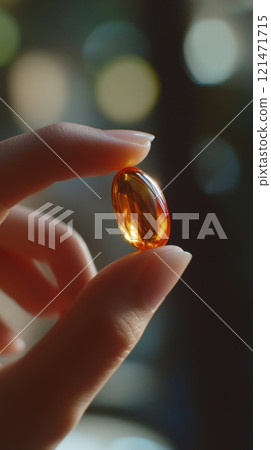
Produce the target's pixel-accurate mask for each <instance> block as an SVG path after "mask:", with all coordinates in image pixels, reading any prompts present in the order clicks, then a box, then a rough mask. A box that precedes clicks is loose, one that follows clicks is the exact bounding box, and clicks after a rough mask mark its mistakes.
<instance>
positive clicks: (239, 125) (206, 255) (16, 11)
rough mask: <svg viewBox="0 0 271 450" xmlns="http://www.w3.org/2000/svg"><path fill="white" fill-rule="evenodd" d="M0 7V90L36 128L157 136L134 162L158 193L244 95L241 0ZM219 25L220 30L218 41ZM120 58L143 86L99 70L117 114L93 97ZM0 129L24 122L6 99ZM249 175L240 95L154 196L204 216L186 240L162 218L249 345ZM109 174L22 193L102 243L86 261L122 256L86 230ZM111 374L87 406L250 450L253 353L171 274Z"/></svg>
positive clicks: (211, 449)
mask: <svg viewBox="0 0 271 450" xmlns="http://www.w3.org/2000/svg"><path fill="white" fill-rule="evenodd" d="M0 8H1V9H0V28H1V23H3V21H4V23H5V26H2V31H1V32H0V49H2V57H1V51H0V65H1V67H0V82H1V85H0V93H1V96H2V97H3V99H4V100H5V101H7V103H8V104H10V105H11V106H12V108H14V110H15V111H17V112H18V113H19V114H20V115H21V116H22V118H23V119H24V120H25V121H26V122H27V123H28V124H29V125H30V126H32V127H33V128H38V127H41V126H43V125H47V124H48V123H52V122H55V121H63V120H67V121H72V122H78V123H84V124H86V125H92V126H95V127H100V128H128V129H129V128H130V129H139V130H143V131H147V132H151V133H153V134H155V135H156V140H155V141H154V142H153V145H152V151H151V153H150V155H149V156H148V158H147V160H146V161H144V162H143V163H142V164H141V168H143V169H144V170H146V171H148V172H149V173H150V174H151V175H152V176H153V177H155V178H157V179H158V181H159V184H160V186H161V187H164V186H166V185H167V184H168V183H169V182H170V180H171V179H172V178H173V177H175V175H176V174H177V173H178V172H179V171H181V170H182V169H183V168H184V167H185V166H186V165H187V164H188V163H189V162H190V161H191V159H192V158H193V156H195V155H196V154H197V152H199V151H200V150H201V149H202V148H203V147H204V146H205V145H206V144H208V142H210V141H211V140H212V139H213V138H214V137H215V136H216V135H217V134H218V133H219V132H220V131H221V130H222V129H223V128H224V127H225V126H226V125H227V124H228V123H229V122H230V121H231V120H232V119H233V118H234V117H235V116H236V115H237V114H238V113H239V112H240V111H241V110H242V109H243V108H244V107H245V106H246V105H247V104H248V103H249V102H250V100H251V99H252V69H251V66H252V42H251V40H252V5H251V3H250V2H249V1H245V0H244V1H241V0H239V1H226V0H219V1H216V2H213V1H208V0H204V1H199V0H198V1H197V0H194V1H193V2H192V1H188V0H187V1H169V2H159V1H157V0H156V1H155V0H145V1H142V0H140V1H136V0H133V1H132V0H128V1H127V0H125V1H124V0H123V1H109V0H102V1H101V0H99V1H98V0H96V1H93V0H92V1H89V2H86V1H83V0H77V1H76V2H72V1H69V0H68V1H58V2H51V3H50V2H48V1H43V0H42V1H39V2H34V1H31V0H25V1H23V0H21V1H20V0H17V1H15V0H13V1H8V0H6V1H3V0H2V1H0ZM210 19H211V20H214V21H218V22H215V24H216V28H215V27H214V28H212V26H210V27H209V26H208V24H209V25H210V23H209V22H208V20H210ZM1 21H2V22H1ZM200 21H201V22H202V23H203V25H204V24H205V27H204V26H203V28H201V33H202V34H201V35H200V34H199V35H197V34H195V36H196V37H195V40H196V48H199V49H200V53H201V55H203V58H201V61H199V64H198V66H197V70H196V71H195V69H194V72H193V70H192V69H191V66H190V65H189V64H190V63H189V61H190V59H189V58H190V57H191V58H192V57H194V58H196V57H197V54H196V53H195V55H196V56H195V55H194V54H193V49H192V50H191V48H190V53H191V54H190V53H189V50H187V51H188V53H187V54H185V53H184V51H183V48H184V45H185V44H184V43H185V40H186V39H187V36H188V33H189V32H190V31H191V29H192V27H193V24H195V23H198V22H200ZM206 21H207V22H206ZM221 23H222V25H221ZM105 24H107V26H106V27H105V28H102V26H103V25H105ZM223 24H224V25H225V24H226V27H228V28H227V29H228V30H229V37H228V39H229V48H228V50H227V46H225V40H227V34H226V37H225V36H224V35H223V33H222V31H223V30H222V28H221V27H222V26H223ZM211 25H212V24H211ZM216 29H217V32H216V33H214V31H212V30H216ZM95 30H96V31H95ZM97 30H98V31H97ZM202 30H203V31H202ZM210 33H211V36H210ZM212 33H213V34H212ZM205 37H206V39H205ZM231 39H232V41H231ZM214 42H215V43H217V45H216V48H215V49H213V48H212V45H213V44H212V43H214ZM194 45H195V44H194ZM231 46H232V48H231ZM217 49H218V50H217ZM216 51H217V53H216ZM5 52H6V56H3V55H5ZM233 52H235V54H236V55H235V59H234V58H232V54H233ZM29 55H30V59H29ZM31 55H32V56H31ZM131 55H132V57H134V56H137V58H139V59H134V60H133V61H134V63H135V64H137V62H138V63H139V65H140V67H143V68H144V69H145V72H144V73H145V75H144V73H143V75H144V76H143V75H142V76H143V81H140V80H139V81H138V80H136V79H135V80H132V82H131V83H130V85H129V87H128V88H127V89H128V91H122V90H121V84H122V83H123V80H124V84H125V82H126V81H125V80H126V78H125V77H126V76H127V75H126V74H125V73H124V74H123V77H124V78H123V79H122V74H121V75H120V77H119V80H117V81H116V79H114V80H113V81H112V79H110V78H109V81H107V86H106V88H107V89H109V91H110V89H111V90H112V92H113V93H114V92H116V91H117V90H118V89H119V92H120V93H119V96H120V97H121V96H122V95H123V96H125V98H126V108H128V109H127V111H128V112H127V111H126V110H125V109H124V112H123V110H122V106H121V101H120V103H118V102H115V104H114V103H113V104H112V102H111V104H110V99H109V96H108V97H105V102H107V101H108V102H109V111H110V113H109V112H108V109H107V106H106V105H107V104H106V103H105V106H104V103H103V104H101V102H100V100H99V93H98V91H99V86H100V88H101V83H102V81H101V80H102V75H101V74H104V73H106V71H107V70H109V71H110V64H114V63H116V64H118V62H119V61H121V59H122V60H123V59H124V60H125V58H126V59H128V60H129V58H130V57H131ZM187 55H188V56H187ZM191 55H192V56H191ZM193 55H194V56H193ZM40 58H41V59H40ZM46 58H47V59H46ZM48 58H49V59H48ZM227 58H229V62H228V63H227V64H226V66H225V67H226V68H224V74H223V67H222V66H223V61H227ZM233 59H234V61H233ZM190 62H191V61H190ZM144 64H145V65H144ZM230 66H231V69H229V67H230ZM41 67H44V69H41ZM108 67H109V69H108ZM221 67H222V69H221ZM217 68H220V69H221V70H220V72H219V70H218V71H217ZM119 70H120V72H119V73H121V69H119ZM227 70H228V73H227ZM47 72H48V73H47ZM217 73H218V74H219V73H220V75H215V74H217ZM146 74H147V75H146ZM204 74H205V75H204ZM212 74H214V76H213V77H212ZM145 76H147V81H148V80H149V81H148V82H151V88H149V89H147V94H146V98H148V95H150V98H151V100H150V104H149V105H148V104H146V105H145V104H144V102H145V100H146V98H145V99H144V98H142V99H141V101H142V105H143V106H142V105H141V106H142V108H141V110H140V111H141V112H139V113H138V114H137V116H136V115H134V111H135V109H134V108H133V99H134V96H136V98H137V97H140V93H141V85H140V83H143V84H144V79H145V78H144V77H145ZM148 77H149V78H148ZM223 77H224V78H223ZM39 83H40V84H39ZM99 83H100V84H99ZM110 83H111V85H110ZM137 83H139V84H138V85H137ZM33 86H34V87H33ZM35 86H36V88H35ZM142 86H143V85H142ZM33 89H34V91H33ZM35 89H36V90H35ZM101 89H102V88H101ZM142 89H143V87H142ZM152 91H153V93H152ZM48 92H49V93H51V94H52V95H48ZM144 92H145V91H144ZM129 95H131V101H130V103H129ZM103 98H104V97H103ZM140 98H141V97H140ZM113 99H114V95H113ZM127 99H128V100H127ZM35 102H36V103H35ZM139 103H140V102H139ZM127 104H128V106H127ZM129 104H130V107H129ZM144 105H145V106H144ZM125 111H126V112H125ZM0 124H1V127H0V136H1V138H2V139H4V138H6V137H8V136H11V135H14V134H18V133H20V132H23V131H27V130H26V128H25V127H24V126H23V125H22V124H21V123H20V121H19V120H18V119H15V117H14V115H13V114H12V113H10V111H9V110H8V109H7V108H6V106H4V104H0ZM75 151H76V149H75ZM251 171H252V105H250V106H249V107H248V108H247V109H246V110H244V111H243V112H242V114H240V116H239V117H237V118H236V120H234V121H233V122H232V123H231V124H230V125H229V127H228V128H227V129H225V131H224V132H223V133H222V134H221V135H220V136H219V137H218V138H217V139H216V140H215V141H214V142H213V143H211V144H210V146H208V148H206V150H204V152H203V153H202V154H201V155H200V156H199V157H198V158H197V159H196V160H195V161H194V162H193V163H192V164H191V165H190V166H189V167H187V169H185V170H184V171H183V173H181V174H180V176H178V177H177V178H176V180H175V181H174V182H173V183H172V184H170V185H169V186H168V187H167V188H166V189H165V191H164V193H165V195H166V198H167V200H168V204H169V208H170V211H171V212H186V213H199V215H200V219H199V220H198V221H191V222H190V239H189V240H184V239H182V224H181V222H180V221H173V226H172V234H171V238H170V242H169V243H170V244H176V245H180V246H181V247H183V248H184V249H185V250H187V251H190V252H191V253H192V254H193V260H192V262H191V264H190V266H189V268H188V270H187V272H186V273H185V274H184V277H183V279H184V280H185V282H186V283H187V284H188V285H189V286H190V287H191V288H192V289H193V290H194V291H195V292H196V293H197V294H198V295H199V296H200V297H201V298H202V299H203V300H204V301H205V302H206V303H207V304H208V305H209V306H210V307H211V308H213V310H214V311H215V312H216V313H217V314H218V315H219V316H221V318H222V319H223V320H224V321H225V322H226V323H227V324H229V326H230V327H231V328H232V329H233V330H234V331H235V332H236V333H237V334H238V335H239V336H240V337H241V338H242V339H243V340H244V341H245V342H246V343H247V344H248V345H249V346H252V173H251ZM112 177H113V174H112V175H109V176H106V177H100V178H99V179H98V178H97V179H89V180H88V182H89V184H90V185H91V186H92V187H93V188H94V189H95V190H96V191H97V192H98V193H100V194H101V196H102V198H103V200H102V202H101V203H100V201H99V200H98V199H97V198H95V197H94V196H91V193H90V192H89V191H88V190H87V189H85V188H84V186H83V185H82V184H81V183H80V181H79V180H70V181H68V182H65V183H62V184H61V185H59V184H56V185H54V186H53V187H51V188H48V189H47V190H46V191H44V192H43V193H42V194H40V195H38V196H35V197H32V198H30V199H28V200H27V201H26V204H29V205H31V206H32V207H37V206H40V205H41V204H42V201H44V202H45V201H52V202H54V203H57V204H60V205H62V206H66V207H69V208H70V209H73V210H74V211H75V212H76V219H75V222H76V223H75V226H76V228H77V229H78V231H79V232H80V233H81V234H82V235H83V237H84V239H85V240H86V241H87V242H88V245H89V247H90V248H91V250H92V252H93V255H95V254H96V253H97V252H98V251H100V250H102V251H103V253H102V256H101V258H100V259H98V260H97V265H98V268H101V267H103V266H104V265H106V264H107V263H108V262H110V261H112V260H114V259H116V258H117V257H119V256H122V255H124V254H125V253H128V252H130V251H133V249H132V247H131V246H129V245H128V244H127V243H125V242H124V241H123V239H122V237H117V236H107V235H106V234H105V235H104V239H103V240H102V241H97V240H96V241H95V240H94V213H95V212H98V211H100V212H102V211H103V212H111V211H112V207H111V202H110V184H111V181H112ZM78 200H79V201H78ZM208 212H212V213H215V214H216V216H217V217H218V219H219V222H220V224H221V226H222V227H223V230H224V231H225V233H226V235H227V239H225V240H221V239H219V237H218V235H217V233H216V232H215V234H214V235H212V236H211V235H210V236H207V237H206V238H205V239H203V240H199V239H197V235H198V233H199V231H200V228H201V226H202V224H203V222H204V219H205V217H206V214H207V213H208ZM147 282H148V279H147V274H146V283H147ZM110 383H111V384H110ZM110 383H109V385H108V386H107V387H106V388H105V389H104V391H103V392H102V393H101V394H100V395H99V396H98V398H97V399H96V400H95V402H94V404H93V406H91V407H90V409H89V412H92V411H100V412H103V411H105V412H106V411H107V412H108V411H110V412H111V413H112V414H116V415H121V416H125V417H132V418H133V419H135V420H137V421H140V422H143V423H145V424H147V425H149V426H151V427H154V428H156V429H158V430H159V431H160V432H161V433H162V434H164V435H165V436H167V437H168V438H169V439H170V441H171V442H172V445H173V446H174V447H175V448H176V449H183V450H194V449H199V450H205V449H206V450H207V449H208V450H218V449H219V450H228V449H231V450H242V449H246V450H248V449H250V448H252V437H251V433H252V432H251V419H252V352H251V350H250V349H249V348H248V347H247V346H246V345H245V344H244V343H243V342H242V341H241V340H240V339H239V338H238V337H237V336H236V335H235V334H234V333H233V332H232V331H231V330H230V329H229V328H228V327H227V326H226V325H225V324H224V323H222V321H221V320H220V319H219V318H218V317H217V316H215V315H214V314H213V313H212V312H211V311H210V310H209V309H208V308H207V306H206V305H204V303H203V302H202V301H201V300H200V299H199V298H198V297H197V295H195V293H193V292H192V291H191V290H190V289H189V288H188V287H187V286H186V285H184V284H183V283H182V282H179V283H178V285H177V286H176V288H175V289H174V291H173V292H172V293H171V294H170V295H169V297H168V299H167V301H166V302H165V304H164V305H163V306H162V307H161V309H160V310H159V312H158V313H157V316H156V317H155V318H154V319H153V321H152V323H151V325H150V327H149V328H148V330H147V331H146V333H145V335H144V336H143V339H142V341H141V342H140V343H139V345H138V346H137V348H136V349H135V351H134V352H133V354H132V355H131V356H130V357H129V358H128V360H127V361H126V362H125V367H124V368H121V369H120V370H119V371H118V372H117V373H116V375H115V376H114V379H113V380H112V382H110ZM133 392H134V395H133Z"/></svg>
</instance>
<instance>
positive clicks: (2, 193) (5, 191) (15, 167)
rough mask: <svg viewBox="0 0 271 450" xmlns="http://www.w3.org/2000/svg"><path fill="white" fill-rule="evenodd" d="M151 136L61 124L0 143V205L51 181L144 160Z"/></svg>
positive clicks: (10, 203) (8, 204)
mask: <svg viewBox="0 0 271 450" xmlns="http://www.w3.org/2000/svg"><path fill="white" fill-rule="evenodd" d="M153 138H154V136H152V135H150V134H148V133H142V132H137V131H128V130H106V131H103V130H99V129H96V128H91V127H87V126H84V125H76V124H72V123H59V124H54V125H49V126H47V127H45V128H41V129H39V130H37V131H36V132H29V133H25V134H22V135H19V136H16V137H12V138H9V139H7V140H4V141H2V142H0V204H1V206H2V208H3V209H6V210H8V209H10V208H11V207H12V206H14V205H15V204H16V203H18V202H19V201H21V200H22V199H23V198H25V197H27V196H28V195H31V194H33V193H35V192H37V191H40V190H42V189H44V188H45V187H47V186H49V185H50V184H52V183H54V182H55V181H61V180H65V179H68V178H72V177H76V176H78V177H79V178H80V177H84V176H91V175H103V174H106V173H109V172H113V171H114V170H118V169H119V168H121V167H125V166H131V165H134V164H137V163H139V162H140V161H142V160H143V159H144V158H145V156H146V155H147V154H148V151H149V149H150V142H151V141H152V139H153Z"/></svg>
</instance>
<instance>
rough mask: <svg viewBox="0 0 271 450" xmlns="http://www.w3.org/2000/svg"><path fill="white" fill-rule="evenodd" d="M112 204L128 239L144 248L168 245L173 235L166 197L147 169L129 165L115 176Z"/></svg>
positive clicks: (134, 244) (122, 230) (138, 246)
mask: <svg viewBox="0 0 271 450" xmlns="http://www.w3.org/2000/svg"><path fill="white" fill-rule="evenodd" d="M112 204H113V208H114V211H115V214H116V218H117V221H118V226H119V228H120V230H121V232H122V233H123V235H124V237H125V239H126V240H127V241H128V242H129V243H130V244H132V245H133V246H134V247H137V248H139V249H141V250H146V249H148V248H155V247H161V246H162V245H165V244H166V243H167V241H168V239H169V235H170V215H169V210H168V206H167V202H166V199H165V197H164V194H163V192H162V191H161V189H160V188H159V186H158V185H157V183H156V182H155V181H154V180H153V179H152V178H151V177H150V176H149V175H148V174H147V173H145V172H143V170H141V169H138V168H137V167H126V168H125V169H122V170H120V171H119V172H118V173H117V174H116V175H115V177H114V180H113V184H112Z"/></svg>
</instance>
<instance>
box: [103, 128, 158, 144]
mask: <svg viewBox="0 0 271 450" xmlns="http://www.w3.org/2000/svg"><path fill="white" fill-rule="evenodd" d="M104 133H106V134H108V135H109V136H112V137H114V138H116V139H120V140H121V141H125V142H134V143H135V144H139V145H143V146H144V147H148V148H149V147H150V146H151V142H152V141H153V140H154V138H155V136H154V135H153V134H149V133H144V132H143V131H133V130H104Z"/></svg>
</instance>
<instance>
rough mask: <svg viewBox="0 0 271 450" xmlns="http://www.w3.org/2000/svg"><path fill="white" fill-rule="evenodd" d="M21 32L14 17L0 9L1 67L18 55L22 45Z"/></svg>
mask: <svg viewBox="0 0 271 450" xmlns="http://www.w3.org/2000/svg"><path fill="white" fill-rule="evenodd" d="M20 38H21V37H20V30H19V26H18V24H17V22H16V20H15V19H14V17H13V16H12V15H11V14H10V13H8V12H7V11H5V10H4V9H2V8H0V67H3V66H6V65H7V64H8V63H9V62H10V61H11V60H12V58H13V57H14V56H15V55H16V53H17V51H18V48H19V45H20V40H21V39H20Z"/></svg>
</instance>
